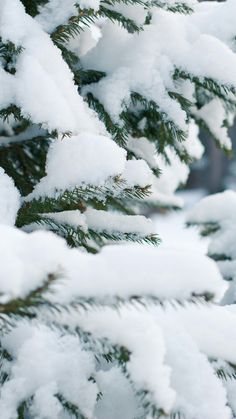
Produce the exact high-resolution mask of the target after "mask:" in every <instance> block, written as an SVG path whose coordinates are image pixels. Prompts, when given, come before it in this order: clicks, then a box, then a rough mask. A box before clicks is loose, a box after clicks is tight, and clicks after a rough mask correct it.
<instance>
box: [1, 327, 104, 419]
mask: <svg viewBox="0 0 236 419" xmlns="http://www.w3.org/2000/svg"><path fill="white" fill-rule="evenodd" d="M16 339H17V342H18V344H17V345H15V342H16ZM3 345H4V347H5V348H6V349H7V350H8V352H9V353H10V354H11V355H12V356H13V357H14V359H15V361H13V366H12V368H11V377H10V379H9V380H8V381H6V382H5V384H3V385H2V389H1V399H0V409H1V415H2V417H4V419H12V418H16V417H17V408H18V405H19V403H21V402H22V401H24V400H27V399H29V398H30V397H31V396H32V395H34V393H35V394H36V400H35V403H33V407H32V411H31V414H33V415H37V416H36V417H39V418H43V417H46V418H58V415H57V414H59V412H60V411H61V407H60V404H59V403H58V400H57V398H56V396H55V394H57V393H59V394H61V395H63V396H64V398H65V399H66V400H67V401H69V402H71V403H74V404H77V405H79V406H80V409H81V411H82V413H83V414H84V415H86V416H87V417H90V418H91V417H92V411H93V409H94V405H95V403H96V397H97V392H98V389H97V386H96V384H95V383H93V382H92V381H89V378H90V376H91V374H92V373H93V371H94V361H93V358H92V356H91V355H90V354H89V353H88V352H85V351H83V350H82V348H81V346H80V343H79V340H78V338H76V337H75V336H70V335H68V336H63V335H61V334H59V333H58V332H53V331H52V330H51V329H50V328H48V327H46V326H43V325H41V326H39V325H38V327H35V325H33V324H32V325H30V324H28V325H27V324H26V323H21V324H18V326H17V327H16V328H15V329H14V330H13V331H12V332H11V333H10V334H9V335H6V336H5V337H4V338H3ZM68 377H70V379H69V380H68ZM45 414H46V416H44V415H45ZM51 415H52V416H51Z"/></svg>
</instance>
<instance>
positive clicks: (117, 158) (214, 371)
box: [0, 0, 236, 419]
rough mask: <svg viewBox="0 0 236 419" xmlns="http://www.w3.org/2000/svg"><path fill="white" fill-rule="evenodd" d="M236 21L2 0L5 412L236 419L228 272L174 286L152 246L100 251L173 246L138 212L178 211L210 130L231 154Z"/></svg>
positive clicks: (1, 400)
mask: <svg viewBox="0 0 236 419" xmlns="http://www.w3.org/2000/svg"><path fill="white" fill-rule="evenodd" d="M213 3H214V2H213ZM235 13H236V7H235V3H234V0H233V1H232V0H228V1H227V2H225V3H223V4H220V5H219V4H212V5H209V4H208V6H207V8H206V7H205V6H203V5H200V4H198V3H197V2H195V1H194V0H188V1H186V0H185V1H182V2H179V1H175V0H169V1H164V0H151V1H143V0H132V1H131V0H123V1H121V0H101V1H98V0H84V1H78V2H76V1H75V0H72V1H71V0H70V1H69V0H68V1H66V2H65V1H62V0H49V1H46V0H31V1H28V0H24V1H23V0H7V1H6V0H0V63H1V67H0V84H1V87H2V91H1V93H0V117H1V126H0V130H1V137H0V166H1V168H2V171H1V172H0V197H1V202H2V207H1V211H0V222H1V224H7V225H4V226H3V225H1V226H0V229H1V242H0V246H1V254H2V263H1V271H0V272H1V273H0V278H2V279H1V283H0V289H1V300H0V311H1V326H2V328H1V338H0V348H1V367H0V368H1V370H0V372H1V374H0V379H1V397H0V411H1V415H2V417H3V418H4V419H12V418H19V419H26V418H36V417H37V418H44V419H45V418H50V419H52V418H53V417H55V418H63V419H64V418H69V417H72V418H102V419H105V418H109V419H115V418H116V417H118V416H117V411H115V410H112V406H113V404H114V403H115V400H116V399H117V400H118V403H119V409H122V408H123V409H124V410H123V412H124V413H122V415H121V416H122V417H127V419H131V418H132V419H134V417H135V419H138V418H164V417H167V418H168V417H169V418H187V419H195V418H199V419H200V418H201V419H203V418H204V417H205V418H207V419H211V418H214V419H215V418H216V415H218V417H220V418H222V419H224V418H225V419H226V418H229V417H230V415H231V411H232V412H234V414H236V412H235V407H234V402H233V396H232V394H234V391H235V390H234V387H235V385H234V384H232V383H231V387H232V388H231V387H230V386H229V384H228V382H227V383H226V387H227V386H228V387H230V388H229V391H228V394H227V395H226V392H225V390H224V388H223V385H222V383H221V381H220V380H221V379H224V380H226V378H234V377H235V366H234V364H236V358H235V343H233V344H232V346H230V348H229V350H228V352H227V351H225V350H224V347H223V348H222V347H220V346H218V345H217V344H216V342H218V340H219V337H220V336H222V333H224V336H225V339H232V329H233V324H234V322H235V315H234V314H231V313H228V312H227V311H226V310H225V309H224V308H222V307H219V306H216V305H214V304H213V303H214V301H217V300H219V298H220V297H221V295H222V290H223V289H224V286H223V285H222V281H221V278H220V276H219V273H218V271H217V270H216V269H215V266H214V264H211V263H210V262H209V261H207V260H205V259H204V258H203V259H204V261H202V263H204V264H205V265H204V266H205V276H206V277H204V278H198V277H196V276H194V274H193V273H194V270H195V269H197V266H198V265H197V264H198V261H197V260H195V257H194V258H193V261H192V264H193V266H192V271H191V272H192V274H191V273H190V274H189V272H188V271H186V272H185V271H183V270H182V271H181V272H178V274H177V273H176V277H173V271H172V274H171V275H170V273H169V274H168V275H167V273H168V272H170V271H168V264H169V263H170V264H171V263H172V262H173V261H172V260H170V262H168V261H166V260H165V255H163V254H161V251H160V253H159V254H160V257H159V258H158V251H156V250H154V249H152V248H151V247H150V248H146V247H144V248H142V249H141V248H140V247H139V246H138V247H136V246H124V245H122V246H120V247H118V246H112V247H111V248H110V249H109V248H107V247H105V248H104V249H103V250H102V252H101V254H98V255H96V256H94V255H90V254H89V253H97V252H98V251H99V250H100V249H101V248H102V247H103V246H104V245H105V244H108V243H111V242H116V241H119V242H123V241H126V240H128V241H133V242H138V243H142V242H144V243H148V244H154V245H156V244H158V243H159V237H158V236H157V235H156V234H155V232H154V228H153V226H152V223H151V221H150V220H148V219H146V218H145V217H144V216H142V215H140V213H141V212H142V211H143V209H144V208H145V207H147V206H148V207H150V206H154V207H155V208H157V207H158V208H161V207H178V206H180V202H179V200H178V199H177V198H176V197H175V196H174V191H175V190H176V189H177V187H178V186H179V185H180V184H181V183H184V182H185V180H186V178H187V175H188V165H189V164H190V163H191V162H192V161H194V159H198V158H199V157H200V156H201V154H202V152H203V149H202V146H201V143H200V142H199V139H198V127H199V126H200V127H202V128H203V129H207V130H208V131H210V132H211V134H212V136H213V137H214V139H215V141H216V143H217V145H218V146H220V147H221V148H223V149H224V150H225V151H227V152H229V151H230V148H231V145H230V140H229V137H228V134H227V128H228V126H229V125H230V123H232V118H233V115H234V113H235V101H236V97H235V93H236V92H235V89H236V78H235V74H236V72H235V71H234V70H236V56H235V53H234V44H233V39H234V36H235V32H233V31H235V28H234V16H235ZM203 15H204V18H203V17H202V16H203ZM222 15H224V17H225V20H224V31H222V30H220V29H219V27H220V25H221V24H222V19H221V16H222ZM212 20H213V21H214V22H216V23H215V26H214V27H211V26H210V27H209V22H211V21H212ZM208 54H209V55H208ZM219 56H220V57H222V62H221V60H219ZM223 62H224V63H227V66H225V64H222V63H223ZM216 120H217V123H215V122H216ZM14 224H15V226H16V227H17V229H15V228H13V227H12V226H13V225H14ZM20 230H22V231H20ZM41 230H43V231H41ZM45 230H47V231H45ZM48 230H49V231H48ZM51 232H52V233H56V235H55V234H54V235H53V234H52V233H51ZM57 236H60V238H59V237H57ZM62 239H65V240H66V242H67V244H68V245H69V247H67V246H66V244H65V241H64V240H62ZM71 248H76V249H71ZM170 257H171V255H170ZM162 258H163V260H165V265H166V266H165V269H164V272H166V274H165V275H167V277H168V281H167V283H165V280H164V281H163V279H162V277H164V278H165V277H166V276H165V275H164V274H163V273H162V277H161V278H156V276H157V275H158V271H159V272H160V271H161V266H162V265H161V263H162ZM163 275H164V276H163ZM189 275H192V280H191V283H189V281H188V278H189ZM206 281H207V283H206ZM176 284H177V285H178V286H177V285H176ZM206 302H207V303H208V304H206ZM195 322H197V324H198V327H195V326H194V325H195ZM198 328H200V329H202V330H204V331H205V333H206V335H209V331H212V329H214V328H215V329H216V330H215V334H214V335H211V336H209V337H207V336H205V340H204V339H203V341H202V339H201V335H199V332H198ZM186 361H187V362H186ZM184 374H185V375H186V377H187V378H186V380H184V379H183V375H184ZM206 382H207V383H208V387H207V388H205V387H203V385H205V383H206ZM193 383H195V384H194V386H193V390H192V392H191V390H190V388H191V385H193ZM233 386H234V387H233ZM228 387H227V389H228ZM189 390H190V391H189ZM233 390H234V391H233ZM203 398H205V399H204V401H206V403H203V404H202V400H203ZM229 406H230V407H229ZM119 414H120V413H119ZM115 415H116V416H115ZM125 415H126V416H125ZM112 416H113V418H112ZM121 416H119V417H121Z"/></svg>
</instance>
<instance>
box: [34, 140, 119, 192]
mask: <svg viewBox="0 0 236 419" xmlns="http://www.w3.org/2000/svg"><path fill="white" fill-rule="evenodd" d="M125 157H126V152H125V150H124V149H122V148H120V147H118V146H117V145H116V144H115V143H114V142H113V141H112V140H111V139H109V138H108V137H105V136H98V135H93V134H88V133H82V134H80V135H78V136H74V137H71V138H65V139H64V140H56V141H54V142H53V144H52V145H51V147H50V149H49V152H48V155H47V164H46V171H47V174H46V176H45V177H44V178H42V179H41V180H40V182H39V183H38V184H37V185H36V187H35V189H34V192H33V193H32V194H31V196H30V197H31V198H35V197H38V196H45V195H46V196H53V195H54V194H55V191H56V190H60V191H64V190H66V189H70V190H71V189H74V188H76V187H78V186H82V185H85V186H86V185H94V186H101V185H104V183H105V182H106V181H108V180H109V178H111V177H115V176H119V175H120V174H122V172H123V171H124V169H125V161H126V159H125ZM58 168H60V171H59V172H58Z"/></svg>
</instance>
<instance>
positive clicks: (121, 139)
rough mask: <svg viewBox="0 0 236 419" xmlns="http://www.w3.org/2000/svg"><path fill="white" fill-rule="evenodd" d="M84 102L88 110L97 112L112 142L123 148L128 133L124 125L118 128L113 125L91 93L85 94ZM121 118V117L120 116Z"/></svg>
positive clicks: (115, 124)
mask: <svg viewBox="0 0 236 419" xmlns="http://www.w3.org/2000/svg"><path fill="white" fill-rule="evenodd" d="M86 100H87V102H88V105H89V107H90V108H92V109H93V110H94V111H95V112H97V114H98V116H99V118H100V119H101V121H103V122H104V124H105V126H106V129H107V131H108V132H109V133H110V134H111V135H112V138H113V140H114V141H115V142H116V143H117V144H118V145H119V146H121V147H125V146H126V143H127V140H128V131H127V128H126V126H125V125H123V126H120V125H118V124H117V123H114V122H113V121H112V119H111V117H110V115H109V114H108V112H107V111H106V110H105V108H104V106H103V105H102V104H101V103H100V102H99V100H98V99H97V98H95V97H94V96H93V94H92V93H90V92H89V93H87V95H86ZM121 118H122V116H121Z"/></svg>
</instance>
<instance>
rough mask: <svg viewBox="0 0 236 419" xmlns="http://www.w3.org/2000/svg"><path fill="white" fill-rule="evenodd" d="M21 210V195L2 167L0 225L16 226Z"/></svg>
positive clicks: (0, 173)
mask: <svg viewBox="0 0 236 419" xmlns="http://www.w3.org/2000/svg"><path fill="white" fill-rule="evenodd" d="M19 208H20V193H19V191H18V189H17V188H16V187H15V185H14V182H13V180H12V178H10V177H9V176H8V175H7V174H6V173H5V172H4V170H3V169H2V168H1V167H0V224H7V225H14V224H15V220H16V215H17V212H18V210H19Z"/></svg>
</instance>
